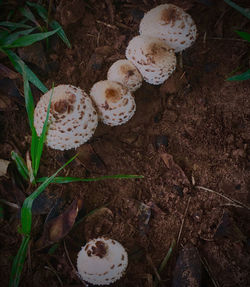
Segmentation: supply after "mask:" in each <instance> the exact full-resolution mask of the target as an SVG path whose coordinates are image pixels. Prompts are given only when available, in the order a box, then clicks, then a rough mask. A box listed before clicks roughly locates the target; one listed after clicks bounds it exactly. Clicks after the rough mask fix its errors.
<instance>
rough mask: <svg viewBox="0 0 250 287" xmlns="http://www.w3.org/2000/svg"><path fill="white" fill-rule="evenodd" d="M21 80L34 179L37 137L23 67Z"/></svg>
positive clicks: (30, 98)
mask: <svg viewBox="0 0 250 287" xmlns="http://www.w3.org/2000/svg"><path fill="white" fill-rule="evenodd" d="M22 66H23V65H22ZM23 82H24V97H25V106H26V111H27V114H28V119H29V125H30V129H31V162H32V171H33V176H34V179H35V177H36V174H35V162H36V155H37V146H38V141H39V137H38V135H37V133H36V129H35V127H34V109H35V106H34V100H33V97H32V94H31V89H30V85H29V81H28V78H27V73H26V71H25V69H24V68H23ZM30 179H31V178H30ZM33 183H35V180H34V181H33Z"/></svg>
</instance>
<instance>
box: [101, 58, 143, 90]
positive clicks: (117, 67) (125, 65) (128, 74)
mask: <svg viewBox="0 0 250 287" xmlns="http://www.w3.org/2000/svg"><path fill="white" fill-rule="evenodd" d="M107 78H108V80H110V81H115V82H119V83H121V84H123V85H124V86H125V87H127V88H128V89H129V90H130V91H131V92H134V91H136V90H137V89H139V88H140V86H141V84H142V76H141V74H140V73H139V71H138V70H137V68H136V67H135V66H134V65H133V64H132V63H131V62H130V61H129V60H126V59H123V60H118V61H116V62H115V63H114V64H113V65H112V66H111V67H110V68H109V70H108V76H107Z"/></svg>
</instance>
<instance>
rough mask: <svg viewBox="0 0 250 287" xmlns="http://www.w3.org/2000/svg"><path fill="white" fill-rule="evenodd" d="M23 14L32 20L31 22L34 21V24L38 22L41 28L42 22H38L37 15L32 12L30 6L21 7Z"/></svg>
mask: <svg viewBox="0 0 250 287" xmlns="http://www.w3.org/2000/svg"><path fill="white" fill-rule="evenodd" d="M19 10H20V12H21V14H22V15H23V16H24V17H26V18H27V19H28V20H30V21H31V22H33V23H34V24H36V25H37V26H38V27H39V28H41V26H40V24H39V23H38V22H37V20H36V17H35V16H34V14H33V13H32V12H31V10H30V9H29V7H22V8H20V9H19Z"/></svg>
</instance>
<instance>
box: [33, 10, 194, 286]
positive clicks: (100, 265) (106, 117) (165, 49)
mask: <svg viewBox="0 0 250 287" xmlns="http://www.w3.org/2000/svg"><path fill="white" fill-rule="evenodd" d="M139 32H140V35H139V36H136V37H134V38H133V39H132V40H131V41H130V42H129V44H128V47H127V49H126V58H127V59H122V60H118V61H117V62H115V63H114V64H113V65H112V66H111V67H110V69H109V71H108V74H107V80H104V81H99V82H97V83H95V84H94V85H93V87H92V89H91V90H90V96H89V95H88V94H87V93H86V92H84V91H83V90H81V89H80V88H76V87H74V86H71V85H59V86H57V87H55V88H54V91H53V96H52V100H51V110H50V114H49V122H50V125H49V129H48V133H47V145H48V146H49V147H51V148H54V149H58V150H68V149H71V148H77V147H78V146H80V145H82V144H83V143H85V142H86V141H88V140H89V139H90V138H91V136H92V135H93V134H94V132H95V129H96V127H97V124H98V119H99V120H101V121H102V122H103V123H104V124H107V125H110V126H117V125H121V124H124V123H126V122H127V121H128V120H129V119H131V117H132V116H133V115H134V113H135V110H136V104H135V99H134V97H133V94H132V93H133V92H134V91H136V90H137V89H138V88H139V87H140V86H141V85H142V81H143V80H145V81H146V82H148V83H150V84H153V85H160V84H162V83H163V82H164V81H165V80H166V79H168V77H169V76H170V75H171V74H172V73H173V71H174V70H175V68H176V56H175V53H177V52H180V51H182V50H184V49H186V48H188V47H190V46H191V45H192V43H193V42H194V41H195V39H196V34H197V29H196V25H195V23H194V21H193V19H192V18H191V16H190V15H189V14H187V13H186V12H185V11H184V10H182V9H181V8H179V7H177V6H175V5H172V4H163V5H159V6H157V7H155V8H153V9H152V10H150V11H149V12H147V13H146V14H145V15H144V17H143V19H142V20H141V23H140V30H139ZM51 93H52V90H50V91H49V92H47V93H46V94H45V95H43V96H42V97H41V98H40V101H39V102H38V104H37V106H36V109H35V112H34V126H35V128H36V131H37V134H38V135H39V136H40V135H41V133H42V128H43V124H44V121H45V119H46V113H47V107H48V103H49V100H50V96H51ZM127 263H128V256H127V253H126V251H125V249H124V248H123V247H122V245H121V244H120V243H118V242H117V241H115V240H112V239H105V238H103V237H101V238H97V239H94V240H91V241H90V242H88V243H87V244H86V245H85V246H83V248H82V250H81V251H80V252H79V254H78V260H77V268H78V273H79V275H80V277H81V278H82V280H84V281H87V282H90V283H92V284H95V285H108V284H110V283H113V282H114V281H116V280H118V279H119V278H120V277H121V276H122V274H123V273H124V271H125V269H126V267H127Z"/></svg>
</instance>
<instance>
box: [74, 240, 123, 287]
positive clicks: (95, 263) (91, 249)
mask: <svg viewBox="0 0 250 287" xmlns="http://www.w3.org/2000/svg"><path fill="white" fill-rule="evenodd" d="M127 265H128V255H127V252H126V251H125V249H124V247H123V246H122V245H121V244H120V243H119V242H117V241H116V240H113V239H106V238H103V237H98V238H96V239H93V240H91V241H89V242H87V243H86V245H84V246H83V247H82V249H81V251H80V252H79V253H78V258H77V269H78V273H79V275H80V277H81V279H82V280H84V281H87V282H89V283H92V284H95V285H109V284H111V283H113V282H115V281H116V280H118V279H120V278H121V277H122V275H123V274H124V272H125V270H126V268H127Z"/></svg>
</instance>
